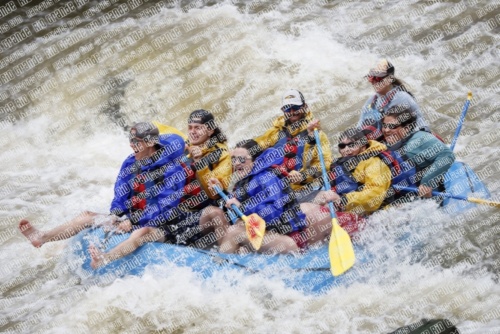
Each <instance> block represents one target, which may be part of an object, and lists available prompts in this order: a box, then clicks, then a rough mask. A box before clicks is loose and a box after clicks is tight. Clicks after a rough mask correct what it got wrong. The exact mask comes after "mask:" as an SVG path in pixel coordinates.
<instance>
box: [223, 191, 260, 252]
mask: <svg viewBox="0 0 500 334" xmlns="http://www.w3.org/2000/svg"><path fill="white" fill-rule="evenodd" d="M214 189H215V191H217V193H218V194H219V195H220V197H222V198H223V199H224V200H225V201H226V202H227V201H228V200H229V198H228V197H227V195H226V194H224V192H223V191H222V190H221V189H220V188H219V187H217V186H214ZM231 208H232V209H233V210H234V211H236V213H237V214H238V216H240V218H241V219H243V221H244V222H245V230H246V232H247V237H248V240H250V243H251V244H252V246H253V248H255V250H259V249H260V246H262V240H263V239H264V233H265V232H266V222H265V221H264V219H262V218H261V217H259V215H258V214H256V213H252V214H251V215H249V216H245V215H244V214H243V212H241V210H240V209H239V208H238V207H237V206H236V205H235V204H232V205H231Z"/></svg>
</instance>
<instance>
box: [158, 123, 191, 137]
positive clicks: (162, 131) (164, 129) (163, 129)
mask: <svg viewBox="0 0 500 334" xmlns="http://www.w3.org/2000/svg"><path fill="white" fill-rule="evenodd" d="M153 124H154V125H156V127H157V128H158V130H159V131H160V134H166V133H175V134H176V135H179V136H181V137H182V139H184V140H186V139H187V136H186V135H185V134H183V133H182V132H181V131H180V130H178V129H176V128H174V127H173V126H169V125H165V124H162V123H160V122H158V121H153Z"/></svg>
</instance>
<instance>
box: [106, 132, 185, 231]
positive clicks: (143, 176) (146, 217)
mask: <svg viewBox="0 0 500 334" xmlns="http://www.w3.org/2000/svg"><path fill="white" fill-rule="evenodd" d="M159 145H160V146H161V148H160V149H159V150H157V151H156V152H155V154H153V156H151V157H149V158H145V159H142V160H141V161H137V160H136V159H135V156H134V154H131V155H130V156H129V157H128V158H127V159H126V160H125V161H124V162H123V164H122V167H121V169H120V172H119V173H118V177H117V179H116V183H115V196H114V198H113V201H112V202H111V208H110V212H111V213H112V214H115V215H117V216H123V215H126V216H127V217H128V218H129V219H130V221H131V222H132V224H134V225H139V226H156V227H158V226H160V225H163V224H165V223H166V222H167V220H168V218H169V217H170V211H171V210H173V209H174V208H176V207H177V205H178V204H179V198H178V197H176V196H174V194H175V193H176V191H178V190H180V189H182V188H183V187H184V182H185V175H184V171H183V169H182V167H181V166H180V164H179V159H180V158H181V157H182V153H183V151H184V140H183V139H182V138H181V137H180V136H178V135H174V134H171V135H160V143H159Z"/></svg>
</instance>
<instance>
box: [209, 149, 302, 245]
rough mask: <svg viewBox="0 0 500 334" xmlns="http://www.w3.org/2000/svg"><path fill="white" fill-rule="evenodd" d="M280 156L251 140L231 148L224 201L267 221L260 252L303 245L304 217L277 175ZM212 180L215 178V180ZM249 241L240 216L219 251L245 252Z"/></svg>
mask: <svg viewBox="0 0 500 334" xmlns="http://www.w3.org/2000/svg"><path fill="white" fill-rule="evenodd" d="M282 159H283V157H281V156H280V154H279V152H278V151H277V150H275V149H272V148H270V149H267V150H266V151H264V153H262V151H261V148H260V146H259V145H258V144H257V142H256V141H254V140H246V141H242V142H239V143H238V144H237V145H236V148H235V149H234V150H233V151H232V152H231V161H232V165H233V178H234V179H233V180H234V181H235V182H236V183H235V185H234V189H233V198H230V199H229V200H228V201H227V202H226V207H227V208H229V209H230V208H231V205H232V204H235V205H236V206H238V207H239V208H240V209H241V210H242V211H243V213H244V214H245V215H250V214H252V213H257V214H258V215H259V216H260V217H261V218H263V219H264V220H265V221H266V234H265V236H264V240H263V243H262V247H261V248H260V249H259V252H263V253H282V254H283V253H289V252H294V251H298V250H300V249H301V248H304V247H305V238H304V237H305V236H304V235H303V231H304V230H305V228H306V219H305V218H306V217H305V215H304V213H302V212H301V211H300V205H299V203H298V202H297V201H296V200H295V198H294V196H293V195H291V194H292V191H291V188H290V185H289V183H287V181H286V179H284V178H281V177H279V176H278V174H279V173H280V172H279V169H275V168H273V167H272V166H273V165H275V166H276V165H278V164H279V162H280V161H281V160H282ZM214 181H215V180H214ZM250 250H251V246H250V242H249V240H248V238H247V237H246V234H245V227H244V223H243V221H242V220H239V221H238V222H237V223H236V225H234V226H231V227H230V228H229V229H228V232H227V234H226V236H225V237H224V239H223V241H222V245H221V247H220V251H222V252H226V253H236V252H248V251H250Z"/></svg>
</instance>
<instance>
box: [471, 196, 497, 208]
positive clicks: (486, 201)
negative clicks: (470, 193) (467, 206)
mask: <svg viewBox="0 0 500 334" xmlns="http://www.w3.org/2000/svg"><path fill="white" fill-rule="evenodd" d="M467 200H468V201H469V202H472V203H477V204H486V205H489V206H495V207H497V208H500V203H499V202H493V201H488V200H485V199H482V198H473V197H467Z"/></svg>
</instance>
